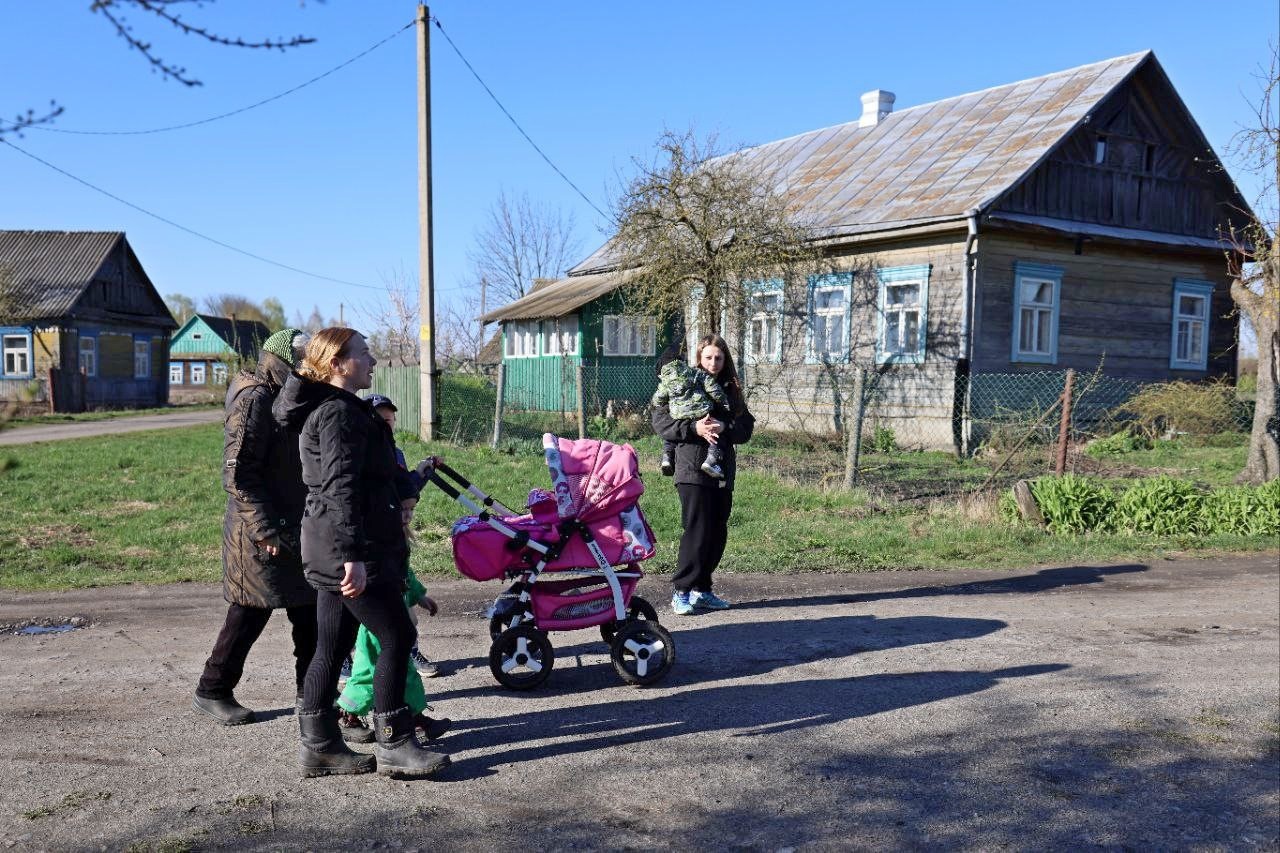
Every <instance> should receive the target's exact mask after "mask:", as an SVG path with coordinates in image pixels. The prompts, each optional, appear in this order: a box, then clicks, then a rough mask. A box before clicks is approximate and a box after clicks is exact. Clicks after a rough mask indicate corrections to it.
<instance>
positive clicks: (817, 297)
mask: <svg viewBox="0 0 1280 853" xmlns="http://www.w3.org/2000/svg"><path fill="white" fill-rule="evenodd" d="M852 286H853V275H852V274H851V273H838V274H834V275H820V276H811V277H810V278H809V347H808V354H807V357H806V361H808V362H809V363H810V364H814V363H818V362H832V361H847V360H848V358H849V306H850V303H851V290H852Z"/></svg>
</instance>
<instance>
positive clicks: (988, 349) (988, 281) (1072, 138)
mask: <svg viewBox="0 0 1280 853" xmlns="http://www.w3.org/2000/svg"><path fill="white" fill-rule="evenodd" d="M894 100H895V98H894V96H893V95H892V94H891V93H889V92H885V91H882V90H875V91H872V92H869V93H867V94H866V95H863V96H862V104H863V113H862V115H861V117H860V118H859V119H858V120H856V121H852V122H849V123H847V124H843V125H839V126H836V127H829V128H825V129H822V130H816V131H812V132H810V133H804V134H801V135H799V136H795V137H791V138H788V139H783V140H780V141H777V142H772V143H768V144H766V145H761V146H758V147H754V148H750V149H747V150H746V151H744V152H741V154H740V156H743V157H745V158H748V159H751V160H756V161H757V162H758V163H759V164H761V165H763V166H764V168H765V169H767V170H768V171H769V172H770V173H772V174H773V175H775V176H776V179H777V180H778V181H779V189H780V190H781V191H782V193H783V194H784V197H785V198H786V199H787V201H788V203H789V205H790V207H791V209H792V210H793V212H794V213H795V215H796V216H797V218H798V219H799V220H800V221H801V222H802V223H804V224H805V225H806V226H808V228H809V229H810V233H811V234H812V239H813V240H814V241H815V244H816V245H817V246H819V247H821V250H822V254H823V256H824V269H822V270H821V271H820V272H816V273H813V274H811V275H806V276H804V277H803V280H800V281H783V280H781V279H776V280H765V281H761V282H757V283H756V284H755V285H754V287H755V295H754V297H753V299H752V300H751V307H750V308H749V309H748V310H747V311H746V312H745V316H741V317H731V318H725V322H724V323H723V324H722V325H723V327H724V328H725V329H727V330H730V331H731V332H732V334H730V335H727V337H729V340H730V343H731V345H733V347H734V350H735V352H737V353H738V354H739V362H740V364H742V365H743V372H744V374H745V375H746V378H747V383H748V387H749V389H750V391H751V395H752V396H751V401H752V402H751V405H752V410H753V411H754V412H755V413H756V415H757V418H758V419H759V421H760V423H761V424H762V425H763V426H767V427H776V428H790V427H795V426H800V425H804V426H806V427H808V428H813V426H814V425H815V424H816V425H822V424H826V425H827V426H828V427H830V428H832V429H836V428H840V427H841V418H842V416H843V413H842V401H847V390H848V383H849V378H850V374H851V373H852V369H853V368H855V367H859V366H865V367H868V368H871V369H873V370H874V371H875V372H876V373H877V374H879V387H878V392H877V405H878V406H879V407H880V411H879V413H878V417H881V418H882V419H887V420H888V421H889V422H892V421H894V420H895V419H897V420H898V421H899V422H901V423H903V424H904V425H906V424H907V423H908V422H909V424H910V427H911V429H910V432H911V434H912V435H914V436H916V437H917V438H916V440H915V442H914V443H915V444H917V445H918V446H926V447H947V446H953V445H954V444H957V443H960V444H966V443H968V440H969V439H970V438H971V436H969V435H968V425H967V423H968V421H969V420H970V418H971V417H973V416H977V415H978V414H979V413H978V412H976V411H974V410H973V409H972V408H971V406H972V405H973V400H974V398H975V390H976V389H981V388H982V387H983V383H984V382H988V381H990V380H991V378H992V377H1000V379H999V381H1000V382H1002V383H1008V382H1010V381H1011V380H1010V377H1012V380H1013V381H1014V382H1015V384H1016V380H1017V379H1018V377H1020V376H1025V377H1026V379H1027V388H1028V389H1030V388H1031V378H1030V377H1029V376H1026V375H1028V374H1033V373H1042V372H1044V371H1062V370H1065V369H1066V368H1075V369H1077V370H1080V371H1086V370H1089V371H1092V370H1096V369H1098V368H1099V366H1101V370H1102V371H1103V372H1104V373H1105V374H1107V375H1111V376H1116V377H1122V378H1125V379H1129V380H1135V381H1159V380H1169V379H1190V380H1199V379H1206V378H1212V377H1219V376H1222V377H1229V376H1232V375H1233V374H1234V370H1235V343H1236V333H1237V324H1236V320H1235V319H1234V318H1233V310H1232V303H1231V298H1230V295H1229V292H1228V291H1229V283H1230V282H1229V280H1228V277H1227V265H1226V261H1225V258H1224V253H1223V251H1224V244H1223V243H1222V242H1221V240H1220V234H1221V229H1222V228H1223V227H1224V226H1225V225H1227V224H1228V222H1230V221H1231V220H1232V218H1233V217H1237V218H1238V217H1240V215H1241V212H1244V213H1245V214H1247V213H1248V205H1247V203H1246V202H1245V201H1244V199H1243V198H1242V197H1241V196H1240V193H1239V192H1238V191H1237V189H1236V188H1235V186H1234V185H1233V184H1232V182H1231V180H1230V178H1229V177H1228V176H1227V173H1226V171H1225V169H1224V168H1223V166H1222V164H1221V162H1220V161H1219V160H1218V158H1217V157H1216V155H1215V154H1214V153H1213V150H1212V148H1211V146H1210V145H1209V143H1208V141H1207V140H1206V139H1205V137H1204V134H1203V133H1202V132H1201V131H1200V129H1199V127H1198V126H1197V125H1196V122H1195V120H1194V118H1193V117H1192V116H1191V114H1190V112H1189V111H1188V110H1187V108H1186V106H1185V104H1184V103H1183V102H1182V100H1181V98H1180V97H1179V96H1178V93H1177V92H1176V90H1175V89H1174V87H1173V85H1172V84H1171V82H1170V81H1169V79H1168V77H1167V76H1166V75H1165V73H1164V71H1163V69H1162V68H1161V67H1160V64H1159V62H1157V60H1156V58H1155V56H1154V55H1153V54H1152V53H1151V52H1149V51H1146V52H1142V53H1136V54H1132V55H1129V56H1122V57H1118V58H1115V59H1109V60H1105V61H1103V62H1097V63H1093V64H1091V65H1085V66H1081V67H1078V68H1072V69H1069V70H1066V71H1061V72H1057V73H1054V74H1049V75H1046V76H1043V77H1037V78H1034V79H1030V80H1024V81H1020V82H1016V83H1010V84H1007V85H1004V86H997V87H994V88H991V89H986V90H983V91H980V92H974V93H971V94H967V95H960V96H957V97H954V98H948V99H946V100H942V101H938V102H935V103H929V104H923V105H920V106H915V107H911V108H908V109H903V110H899V111H894V109H893V105H894ZM630 274H635V273H634V272H630V273H624V272H620V271H619V270H618V269H617V267H616V264H615V263H614V262H613V261H612V260H611V253H610V247H609V245H608V244H607V243H606V244H605V245H604V246H602V247H601V248H600V249H599V250H597V252H596V253H595V254H593V255H592V256H591V257H589V258H587V259H586V260H585V261H583V262H582V263H580V264H579V265H578V266H576V267H575V268H573V269H572V270H570V273H569V275H568V276H567V277H566V278H564V279H562V280H560V281H558V282H556V283H555V284H553V285H550V286H548V287H546V288H544V289H542V290H541V291H539V292H537V293H533V294H530V295H529V296H526V297H525V298H524V299H522V300H519V301H518V302H515V303H513V304H511V305H508V306H506V307H504V308H502V309H499V310H498V311H494V312H491V313H490V314H489V315H487V318H486V319H490V320H498V321H500V322H502V323H503V328H504V332H505V333H506V339H507V346H506V351H505V352H504V359H505V360H506V363H507V364H508V365H509V370H510V372H509V374H508V380H507V381H508V383H512V381H513V378H516V381H517V382H519V379H518V378H517V377H520V376H521V375H522V374H521V372H520V371H518V370H514V369H511V368H510V366H511V365H513V364H515V363H516V362H517V361H519V360H520V359H531V358H534V357H535V355H541V354H542V353H544V352H546V351H547V349H546V347H547V344H546V343H545V340H546V336H547V334H548V332H547V329H548V328H552V329H556V328H560V329H563V328H565V327H569V328H572V327H573V326H574V325H575V324H576V325H577V326H578V327H579V328H581V329H582V330H584V331H587V330H590V331H591V332H596V333H597V337H599V338H604V337H605V336H606V334H607V333H606V332H603V331H597V330H600V329H601V326H600V320H597V319H594V318H602V315H604V313H605V312H604V310H602V309H601V308H600V307H598V306H600V305H603V304H604V303H605V302H606V300H608V299H610V298H616V294H615V291H616V290H617V288H619V287H621V286H622V285H623V284H625V279H626V275H630ZM692 299H696V292H691V300H692ZM693 316H696V315H693V314H691V318H692V317H693ZM635 322H638V323H643V322H644V321H635ZM648 322H649V323H650V324H652V323H653V320H651V319H650V320H648ZM650 327H652V325H651V326H650ZM698 331H699V330H698V329H697V327H696V323H690V324H688V335H689V337H690V339H694V338H696V336H697V333H698ZM553 346H554V344H553ZM653 349H654V347H652V346H647V345H646V346H645V347H644V356H645V357H650V356H651V354H652V351H653ZM600 355H606V353H604V352H601V353H600ZM982 396H983V399H989V398H988V397H987V396H986V395H982ZM1027 396H1034V395H1032V394H1031V392H1030V390H1028V395H1027ZM1015 397H1016V395H1015ZM904 432H906V431H905V430H904Z"/></svg>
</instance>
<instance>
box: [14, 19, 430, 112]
mask: <svg viewBox="0 0 1280 853" xmlns="http://www.w3.org/2000/svg"><path fill="white" fill-rule="evenodd" d="M415 23H416V22H415V21H410V22H409V23H407V24H405V25H404V26H403V27H401V28H400V29H398V30H396V31H395V32H394V33H392V34H391V35H389V36H387V37H386V38H384V39H383V40H382V41H380V42H378V43H377V44H375V45H373V46H372V47H370V48H367V49H365V50H363V51H361V52H360V53H357V54H356V55H355V56H353V57H351V58H350V59H348V60H347V61H346V62H343V63H342V64H341V65H335V66H334V67H333V68H330V69H329V70H328V71H326V72H324V73H323V74H320V75H318V76H316V77H312V78H311V79H310V80H308V81H306V82H305V83H299V84H298V85H297V86H294V87H293V88H292V89H286V90H285V91H283V92H280V93H279V94H276V95H272V96H271V97H269V98H263V99H262V100H261V101H258V102H257V103H253V104H249V105H248V106H247V107H241V108H240V109H238V110H232V111H231V112H229V113H220V114H218V115H216V116H209V117H208V118H203V119H200V120H199V121H189V122H186V123H185V124H173V125H169V126H167V127H153V128H149V129H147V130H73V129H67V128H61V127H53V126H43V125H30V126H28V127H24V128H23V130H42V131H44V132H46V133H71V134H77V135H82V136H141V135H143V134H148V133H167V132H168V131H171V130H185V129H186V128H189V127H199V126H200V125H202V124H209V123H210V122H215V121H219V120H221V119H224V118H230V117H231V116H235V115H240V114H241V113H247V112H248V111H249V110H255V109H257V108H258V107H261V106H265V105H266V104H269V103H271V102H272V101H278V100H280V99H281V98H283V97H285V96H287V95H292V94H293V93H294V92H297V91H299V90H301V89H305V88H307V87H308V86H310V85H311V84H312V83H318V82H320V81H321V80H323V79H324V78H326V77H328V76H329V75H330V74H334V73H336V72H338V71H341V70H342V69H343V68H346V67H347V66H348V65H350V64H351V63H353V62H355V61H356V60H358V59H361V58H362V57H365V56H368V55H369V54H370V53H373V52H374V51H375V50H377V49H378V48H380V47H382V46H383V45H384V44H386V43H387V42H389V41H391V40H392V39H394V38H395V37H396V36H398V35H400V34H401V33H403V32H404V31H405V30H407V29H409V28H410V27H412V26H413V25H414V24H415ZM7 123H11V122H7Z"/></svg>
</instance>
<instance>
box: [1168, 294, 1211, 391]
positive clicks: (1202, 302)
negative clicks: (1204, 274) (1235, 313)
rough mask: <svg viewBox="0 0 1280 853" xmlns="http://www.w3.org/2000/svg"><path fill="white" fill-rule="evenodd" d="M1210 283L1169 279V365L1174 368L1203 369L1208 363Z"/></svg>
mask: <svg viewBox="0 0 1280 853" xmlns="http://www.w3.org/2000/svg"><path fill="white" fill-rule="evenodd" d="M1212 304H1213V283H1212V282H1208V281H1193V280H1191V279H1183V278H1175V279H1174V280H1173V329H1172V335H1173V337H1172V339H1171V341H1170V348H1169V366H1170V367H1172V368H1175V369H1178V370H1204V369H1206V368H1207V367H1208V365H1209V307H1210V305H1212Z"/></svg>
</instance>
